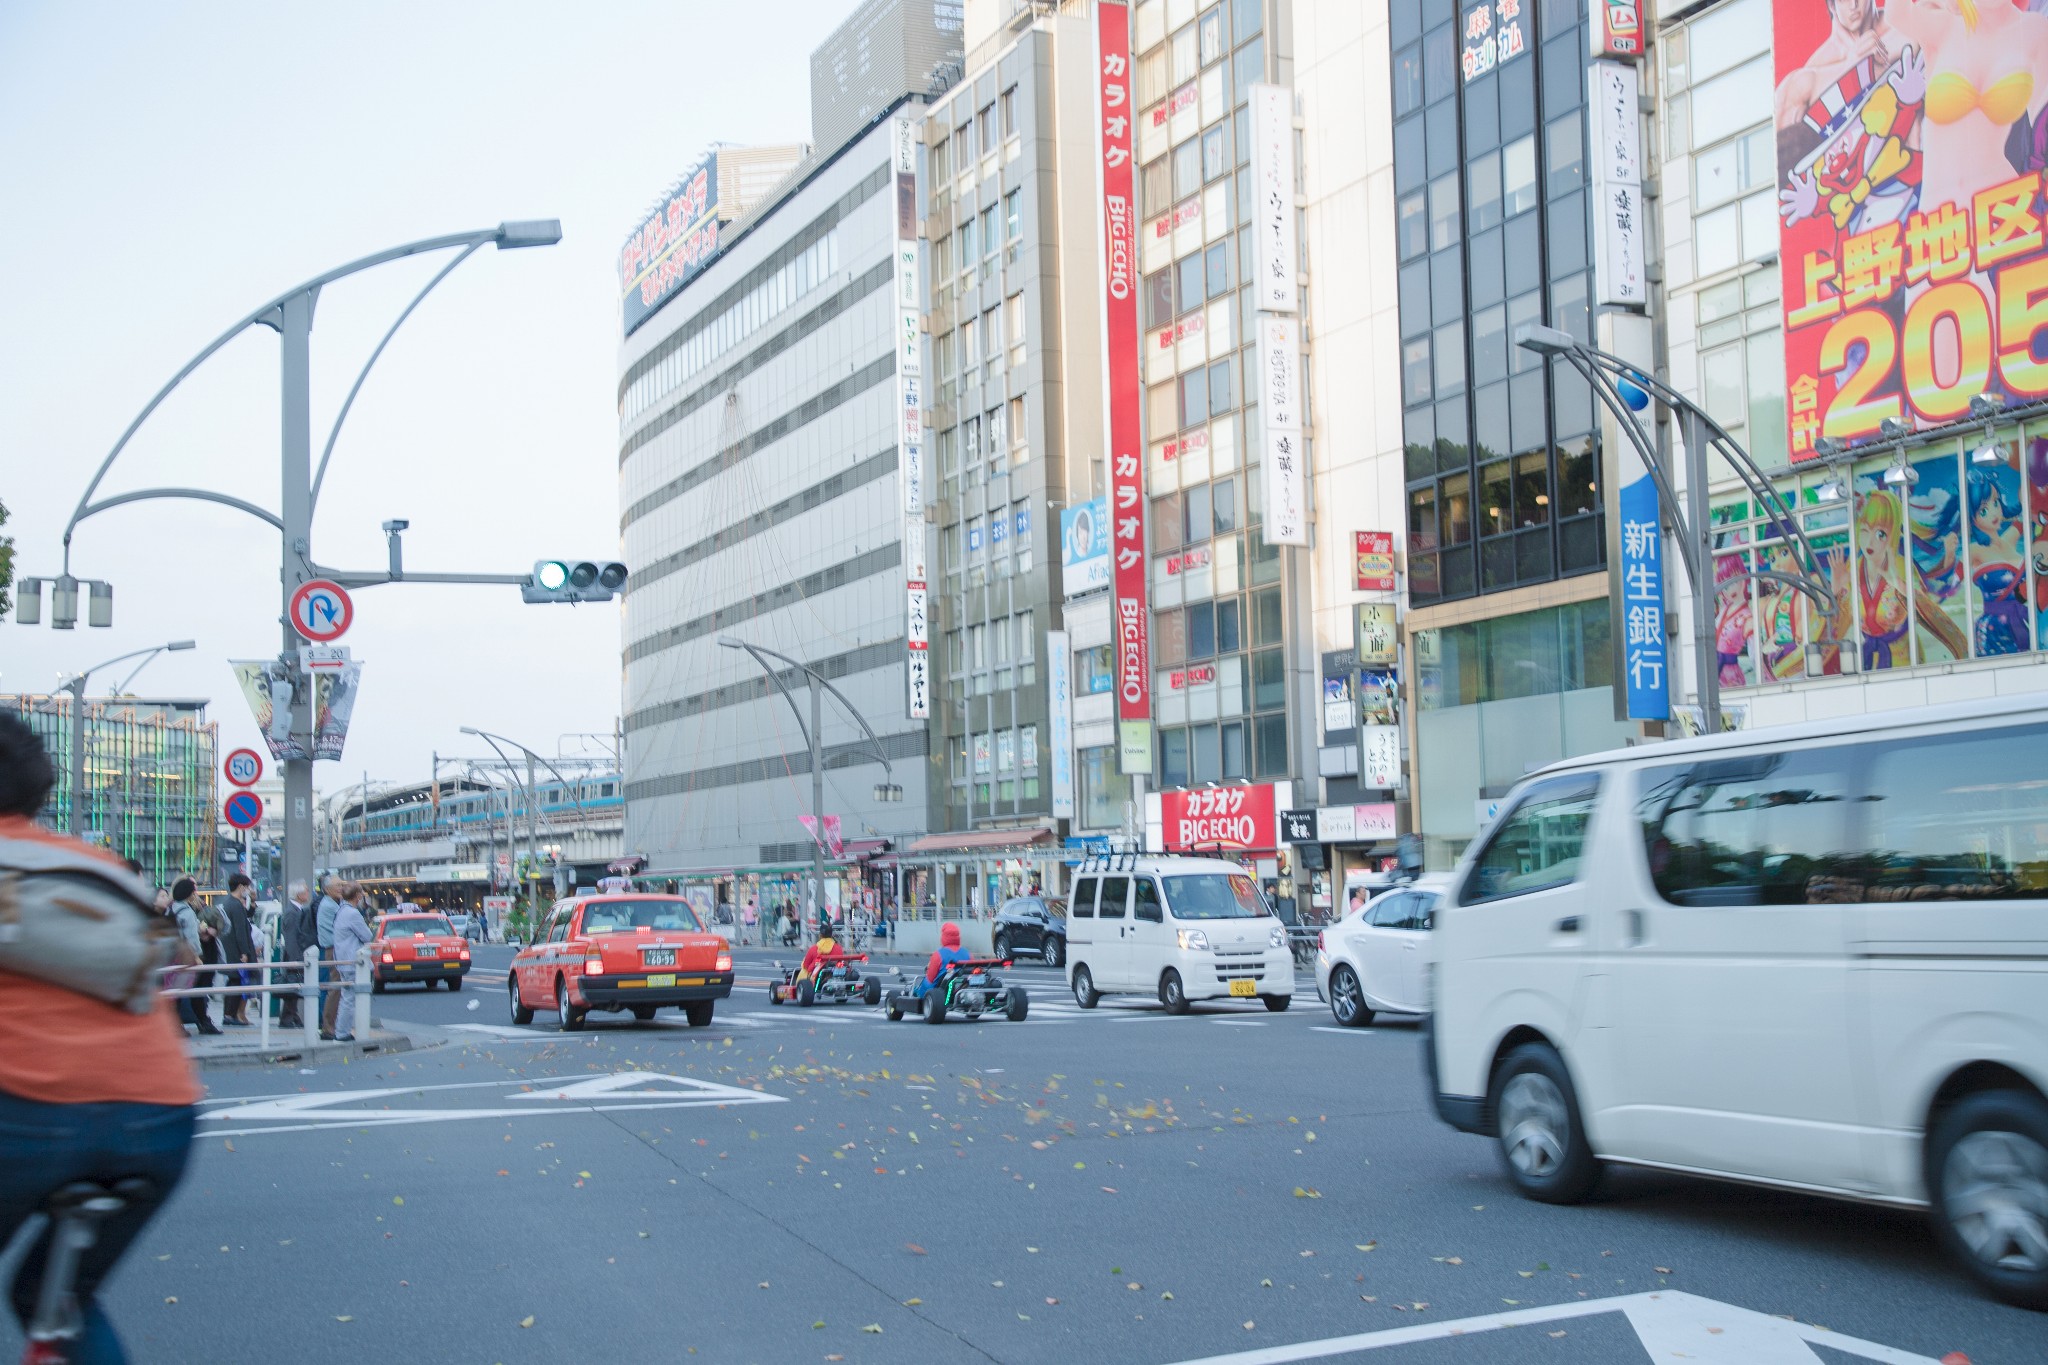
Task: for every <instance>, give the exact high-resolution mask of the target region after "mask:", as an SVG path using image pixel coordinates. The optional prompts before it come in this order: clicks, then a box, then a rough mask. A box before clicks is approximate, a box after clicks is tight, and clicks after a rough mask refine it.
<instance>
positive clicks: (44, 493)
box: [0, 0, 853, 789]
mask: <svg viewBox="0 0 2048 1365" xmlns="http://www.w3.org/2000/svg"><path fill="white" fill-rule="evenodd" d="M852 8H853V0H772V2H771V3H766V4H763V3H755V4H739V5H735V4H729V3H710V2H709V0H669V3H665V4H658V3H630V4H629V3H592V4H583V5H560V4H532V3H507V2H506V0H494V3H490V4H483V3H454V2H452V0H436V3H432V4H426V5H421V4H416V3H411V4H400V3H394V2H392V0H380V2H378V3H353V2H337V3H329V4H320V5H313V4H286V5H278V4H267V3H266V4H258V3H235V4H229V3H207V4H188V5H171V4H162V3H137V4H121V5H115V4H90V3H54V2H53V0H43V2H42V3H24V0H9V3H6V4H0V187H4V189H0V198H4V202H5V204H6V209H5V212H4V213H0V261H4V262H5V265H4V267H0V502H5V503H6V505H7V506H8V508H9V509H10V511H11V512H12V513H13V519H12V521H11V522H10V524H9V526H8V530H9V532H11V533H12V534H13V535H14V537H15V540H16V544H17V549H18V566H19V570H20V571H21V572H23V573H28V574H36V573H42V574H51V573H55V572H56V571H57V566H58V536H59V533H60V531H61V528H62V526H63V522H64V520H65V518H66V517H67V516H68V515H69V513H70V509H71V507H72V506H73V505H74V504H75V502H76V501H77V498H78V495H79V493H80V492H81V491H82V489H83V487H84V483H85V480H86V479H87V478H89V477H90V473H91V470H92V468H93V467H94V466H95V465H97V463H98V461H99V460H100V459H101V458H102V457H103V456H104V455H105V453H106V451H107V449H108V448H109V447H110V446H111V445H112V444H113V442H114V440H115V439H116V438H117V437H118V436H119V434H120V432H121V430H122V428H124V427H125V426H126V425H127V423H128V422H129V421H130V420H131V418H132V417H133V416H134V414H135V413H136V412H137V411H138V410H139V409H140V408H141V406H142V404H143V403H144V402H146V401H147V400H148V398H149V396H150V394H151V393H153V392H154V391H155V390H156V389H157V388H158V387H159V386H161V385H162V384H163V382H164V381H165V380H167V379H168V378H169V377H170V376H171V375H172V374H173V373H174V372H175V371H176V370H177V368H178V367H179V366H180V365H182V364H183V363H184V362H185V360H186V359H187V358H188V357H189V356H191V355H192V354H193V353H194V352H195V351H197V350H198V349H199V348H200V347H201V346H203V345H204V344H205V343H206V342H208V341H210V340H211V339H212V338H213V337H214V336H215V335H217V334H218V333H219V332H220V331H221V330H222V329H223V328H225V327H226V326H227V325H228V324H230V323H232V322H233V321H234V320H235V319H236V318H238V317H240V316H241V315H242V314H244V313H246V312H248V311H249V310H250V309H252V308H254V307H255V306H256V305H257V304H259V303H261V302H262V301H263V300H264V299H266V298H269V297H271V296H272V295H274V294H276V293H278V292H280V291H281V290H283V289H285V288H288V287H289V286H290V285H292V284H293V283H296V282H297V281H299V280H301V279H304V278H307V277H308V276H311V275H315V274H318V273H320V272H322V271H324V270H326V269H329V268H331V267H333V266H335V265H339V264H342V263H343V262H345V261H348V260H352V259H354V258H356V257H358V256H362V255H366V254H368V253H370V252H372V251H375V250H378V249H380V248H382V247H385V246H388V245H395V244H397V243H400V242H404V241H409V240H412V239H415V238H420V237H428V236H433V235H436V234H439V233H444V232H452V231H460V230H465V229H469V228H475V227H485V226H489V225H492V224H495V223H497V222H499V221H501V220H503V219H507V218H540V217H559V218H560V219H561V220H562V224H563V231H564V238H563V241H562V243H561V244H560V245H559V246H556V247H553V248H550V249H547V250H539V251H519V252H509V253H499V252H496V251H493V250H490V249H488V248H487V249H485V250H484V251H483V252H480V253H479V254H478V255H476V256H475V257H473V258H471V260H470V261H469V262H467V263H466V264H465V265H463V267H462V268H461V269H460V270H458V271H457V272H456V273H455V274H454V275H452V276H451V277H450V278H449V279H448V280H447V281H446V282H445V283H444V284H443V285H442V286H441V287H440V288H439V289H438V290H436V291H435V293H434V295H433V296H432V298H430V299H429V300H428V302H427V303H426V304H424V305H423V306H422V307H421V309H420V311H419V312H418V313H416V314H415V315H414V316H413V318H412V320H411V321H410V322H408V323H407V324H406V327H405V330H404V331H402V332H401V333H400V334H399V338H398V340H396V341H395V342H393V344H392V346H391V348H390V349H389V350H387V351H386V352H385V355H384V358H383V359H382V360H381V361H380V362H379V363H378V367H377V369H376V371H375V372H374V373H373V374H372V377H371V379H370V381H369V383H368V385H367V386H366V387H365V389H364V391H363V393H362V395H361V397H359V398H358V399H357V402H356V406H355V410H354V412H353V414H352V415H351V416H350V418H349V421H348V424H347V426H346V427H345V428H344V429H343V433H342V437H341V440H340V443H339V444H338V446H337V447H336V451H335V456H334V464H333V467H332V469H331V470H330V473H329V477H328V483H327V489H326V493H325V495H324V497H323V500H322V502H321V505H320V509H319V515H318V520H317V521H316V524H315V530H314V553H315V555H316V557H317V558H319V559H320V560H321V561H323V562H325V563H328V564H333V565H338V566H342V567H376V566H378V565H381V563H382V562H383V557H384V549H383V537H382V533H381V532H380V531H379V530H378V523H379V522H381V521H382V520H384V519H386V518H389V517H405V518H409V519H410V520H411V522H412V530H411V531H410V532H408V534H407V536H406V541H407V561H406V562H407V565H408V567H410V568H414V569H450V570H452V569H481V570H491V571H500V572H503V571H521V572H523V571H524V570H525V569H526V568H528V567H529V566H530V564H531V562H532V561H533V560H534V559H535V558H538V557H540V556H542V555H545V554H576V553H582V554H610V553H614V552H616V548H617V543H618V498H617V453H616V452H617V426H618V420H617V409H616V405H615V400H614V393H615V385H616V367H617V347H618V342H619V334H618V309H617V277H616V272H615V268H614V262H615V259H616V251H617V248H618V246H619V244H620V242H621V241H622V240H623V239H624V237H625V235H626V232H627V230H628V229H629V227H631V226H632V225H633V224H634V223H635V222H637V221H638V218H639V216H640V214H641V213H642V212H643V211H644V209H645V208H646V206H647V205H648V204H649V203H650V202H651V201H652V200H653V198H654V196H655V195H656V194H657V193H658V192H659V191H660V190H661V189H662V187H663V186H664V185H665V183H666V182H667V181H668V179H669V178H670V177H671V176H672V175H674V174H675V173H676V172H677V171H678V170H680V169H681V168H682V167H683V166H684V165H686V164H687V163H688V162H689V161H690V160H691V159H692V158H693V157H694V156H695V155H696V154H697V153H698V151H699V150H701V149H702V147H703V146H704V144H706V143H707V142H711V141H717V140H722V141H730V142H740V143H747V142H781V141H800V140H807V139H808V138H809V130H810V110H809V88H810V87H809V80H810V65H809V58H810V52H811V49H812V48H813V47H815V46H816V45H817V44H818V43H819V42H820V41H822V39H823V38H824V37H825V36H826V34H828V33H829V32H830V31H831V29H832V28H833V27H834V26H835V25H836V24H838V23H839V22H840V20H841V19H843V18H844V17H845V15H846V14H847V13H848V12H850V11H851V9H852ZM437 268H438V265H437V264H435V263H433V262H431V261H430V262H428V263H424V264H423V263H420V262H405V263H400V264H396V265H392V266H386V267H383V268H382V269H380V270H379V271H377V272H374V273H373V274H370V275H366V276H361V277H358V278H357V279H355V280H353V281H349V282H346V283H344V284H343V285H341V286H338V287H336V288H334V289H331V290H330V291H329V292H328V293H327V295H326V296H325V297H323V298H322V300H321V303H320V310H319V314H318V317H317V319H316V323H315V329H314V339H313V345H314V394H315V402H314V447H315V451H316V455H317V451H318V448H319V447H320V445H322V444H323V443H324V441H325V439H326V433H327V427H328V424H329V423H330V422H331V421H332V420H333V413H334V411H335V409H336V407H337V405H338V404H339V401H340V399H341V397H342V395H343V394H344V393H345V392H346V390H347V386H348V384H349V383H350V382H351V380H352V379H353V378H354V375H355V372H356V369H357V368H358V367H359V366H360V364H361V363H362V358H363V357H364V356H365V355H366V354H367V352H368V349H369V348H370V347H371V346H372V345H374V344H375V341H376V338H377V336H378V335H380V334H381V332H382V330H383V328H384V327H385V326H387V325H388V323H389V320H390V318H391V317H393V316H394V315H395V313H396V311H397V310H398V309H399V308H400V307H402V306H403V304H404V301H405V299H406V298H408V297H410V295H411V293H412V291H413V290H415V289H417V288H418V287H419V285H420V283H422V282H423V281H424V280H425V278H426V276H427V274H428V273H429V272H431V271H432V270H434V269H437ZM277 438H278V411H277V379H276V344H275V338H274V336H273V334H272V333H270V332H268V331H266V330H262V329H257V330H255V331H253V332H251V333H250V334H248V335H247V336H245V337H244V338H243V339H242V340H241V341H239V342H237V343H236V344H234V345H233V346H231V347H229V348H228V350H227V351H225V352H224V353H222V354H221V355H219V356H216V357H215V358H214V359H213V360H212V361H210V362H209V363H208V365H207V366H206V367H205V368H203V369H202V370H201V371H200V372H199V373H198V374H196V375H195V376H194V377H193V378H192V379H189V380H187V381H186V383H185V385H184V386H183V387H182V388H181V389H180V391H179V394H178V395H177V396H175V397H174V398H173V399H172V400H171V401H170V402H169V403H168V404H166V406H165V407H164V408H162V409H160V410H159V411H158V413H157V414H156V416H155V417H153V418H152V419H151V421H150V423H149V424H148V425H146V426H145V427H144V428H143V431H142V433H141V435H139V436H138V437H137V439H136V440H135V441H134V442H133V443H131V445H130V448H129V450H128V451H127V453H125V454H124V455H123V456H122V457H121V459H120V461H119V462H118V463H117V464H116V465H115V466H114V471H113V473H112V474H110V475H109V478H108V480H107V483H106V484H105V485H104V489H105V490H106V491H121V490H125V489H132V488H140V487H146V486H154V485H160V484H198V485H203V486H208V487H212V488H216V489H220V490H223V491H227V492H232V493H235V494H236V495H238V496H242V497H245V498H247V499H248V500H250V501H252V502H256V503H259V504H262V505H265V506H270V507H273V508H274V507H275V505H276V501H277V454H276V451H277ZM72 569H73V572H75V573H77V574H78V575H79V576H81V577H93V578H104V579H107V580H109V581H111V582H112V583H113V584H114V585H115V625H114V627H113V628H112V629H110V630H97V631H95V630H88V629H86V628H85V627H84V626H83V625H81V626H80V627H79V628H78V629H77V630H76V631H72V632H69V633H63V632H56V631H52V630H50V629H49V628H48V626H47V625H45V626H42V627H39V628H30V627H26V626H19V625H16V624H15V623H14V622H13V621H12V619H9V620H8V621H6V622H5V623H4V624H0V690H4V691H10V692H11V691H42V690H47V689H48V688H49V686H50V685H51V683H52V681H53V680H54V679H55V678H56V677H57V676H58V675H59V674H60V673H68V672H71V671H74V670H76V669H77V668H79V667H82V666H87V665H91V664H94V663H97V662H99V661H100V660H101V659H104V658H108V657H111V656H113V655H115V654H120V653H124V652H126V651H127V650H130V649H136V648H140V647H144V646H147V645H151V644H155V643H158V642H160V641H163V640H168V639H173V638H178V637H185V636H191V637H196V638H197V640H198V641H199V648H198V649H197V650H196V651H194V652H192V653H187V654H180V655H166V656H163V657H162V658H160V659H159V660H158V661H157V662H156V663H154V664H152V665H151V666H150V669H149V671H148V672H146V673H144V674H143V675H142V678H141V680H139V681H138V682H137V684H136V690H137V691H138V692H141V693H144V694H145V695H148V694H154V695H160V696H201V697H210V698H212V699H213V700H214V703H215V704H214V709H213V715H214V717H215V718H216V719H217V720H219V721H220V722H221V733H222V740H223V744H224V746H225V747H233V746H234V745H236V744H241V743H252V742H254V741H255V740H256V738H257V735H256V730H255V726H254V723H253V721H252V720H251V719H250V718H249V716H248V714H247V711H246V708H245V707H244V706H243V705H242V703H241V701H240V700H239V698H238V696H237V695H236V693H235V691H234V690H233V680H232V678H231V676H230V674H229V671H228V667H227V663H226V661H227V660H228V659H233V658H256V657H261V656H263V655H266V654H270V653H274V652H275V650H276V648H277V644H278V627H277V625H276V616H277V586H276V583H277V542H276V533H275V532H274V531H272V530H271V529H270V528H268V527H266V526H264V525H262V524H260V523H258V522H256V521H254V520H252V519H250V518H247V517H245V516H242V515H241V514H239V513H236V512H233V511H230V510H228V509H226V508H219V507H214V506H211V505H208V504H202V503H192V502H159V503H148V504H142V505H139V506H130V507H124V508H121V509H117V510H115V511H113V512H109V513H106V514H103V515H102V516H100V517H97V518H95V519H94V520H92V521H89V522H87V523H86V524H85V525H84V526H83V527H81V528H80V530H79V532H78V534H77V537H76V538H75V541H74V547H73V555H72ZM618 636H619V613H618V610H617V609H616V608H614V607H610V606H595V607H576V608H569V607H527V606H524V605H522V604H521V603H520V601H519V598H518V592H517V590H516V589H513V588H433V587H419V586H410V587H386V588H377V589H373V590H369V591H367V592H364V593H361V594H359V595H358V597H357V623H356V626H355V628H354V629H353V630H352V631H351V632H350V634H349V637H348V639H347V640H346V641H345V643H347V644H349V645H351V646H353V647H354V649H355V653H356V657H358V658H359V659H363V660H365V661H366V668H365V674H364V679H363V689H362V694H361V700H360V702H359V704H358V706H357V708H356V713H355V723H354V728H353V731H352V732H351V734H350V736H349V741H348V752H347V757H346V759H345V760H344V761H343V762H342V763H341V764H339V765H335V764H325V763H323V764H321V765H319V768H318V774H319V777H318V780H319V782H320V784H321V786H322V788H323V789H333V788H336V787H339V786H340V785H342V784H343V783H347V782H353V781H357V780H360V778H361V775H362V773H363V771H364V770H365V769H367V770H368V771H369V774H370V776H371V777H372V779H373V780H376V779H387V778H389V779H396V778H405V777H412V778H423V777H424V776H425V774H426V770H427V766H428V756H429V753H430V751H432V750H434V749H436V748H438V749H440V750H441V751H443V752H449V751H458V752H471V753H475V752H480V750H479V748H478V747H477V746H476V745H475V742H474V741H469V740H466V739H465V738H464V737H463V736H461V735H459V734H458V733H457V727H458V726H460V725H464V724H469V725H476V726H480V727H483V728H485V729H492V730H498V731H502V732H504V733H507V734H510V735H512V736H513V737H515V738H518V739H520V740H523V741H525V742H526V743H528V744H531V745H533V746H534V747H535V748H539V749H543V750H549V751H551V750H552V749H553V748H554V746H555V743H556V737H557V736H558V735H559V734H561V733H563V732H568V731H578V730H602V731H609V730H610V729H611V726H612V722H613V718H614V716H615V715H616V713H617V710H618V695H619V663H618ZM119 676H120V675H119V674H115V675H114V676H113V677H103V676H102V675H96V676H95V682H96V683H102V684H103V685H111V684H112V683H113V682H116V681H118V680H119Z"/></svg>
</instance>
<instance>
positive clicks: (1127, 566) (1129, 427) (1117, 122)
mask: <svg viewBox="0 0 2048 1365" xmlns="http://www.w3.org/2000/svg"><path fill="white" fill-rule="evenodd" d="M1095 24H1096V29H1095V34H1096V43H1097V75H1098V80H1097V103H1098V110H1099V114H1100V119H1101V127H1102V144H1101V155H1102V160H1101V163H1100V174H1101V186H1102V291H1103V299H1102V304H1103V350H1104V358H1105V365H1104V368H1105V371H1106V373H1107V377H1108V382H1107V384H1106V385H1105V386H1104V394H1105V405H1106V407H1107V408H1108V414H1107V419H1108V420H1107V423H1106V425H1107V428H1108V430H1107V437H1108V439H1107V441H1106V442H1105V447H1104V448H1105V451H1106V453H1107V454H1108V457H1109V498H1110V503H1111V509H1110V510H1111V513H1112V515H1111V519H1110V537H1109V545H1110V555H1111V557H1112V559H1113V561H1114V562H1113V564H1112V566H1111V568H1112V575H1113V578H1114V582H1115V597H1116V611H1115V620H1114V624H1113V626H1112V629H1113V630H1114V631H1115V633H1116V675H1117V689H1116V717H1117V770H1118V771H1119V772H1122V773H1126V774H1150V773H1151V771H1152V650H1151V639H1150V635H1151V619H1150V618H1151V607H1150V603H1149V601H1148V598H1147V593H1146V584H1145V466H1144V460H1143V458H1142V446H1141V440H1142V438H1141V435H1140V432H1139V428H1138V417H1139V413H1140V411H1141V407H1140V405H1141V404H1142V402H1143V394H1142V392H1141V390H1140V386H1139V382H1138V275H1137V267H1138V261H1137V251H1138V211H1137V203H1136V201H1135V200H1134V198H1133V196H1132V191H1131V118H1132V108H1131V40H1130V11H1129V10H1128V9H1127V8H1126V7H1125V6H1123V5H1121V4H1112V3H1107V2H1105V3H1102V4H1098V5H1097V6H1096V8H1095Z"/></svg>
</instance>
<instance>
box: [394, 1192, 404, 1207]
mask: <svg viewBox="0 0 2048 1365" xmlns="http://www.w3.org/2000/svg"><path fill="white" fill-rule="evenodd" d="M391 1202H392V1203H394V1204H401V1205H402V1204H404V1203H405V1196H404V1195H402V1194H394V1195H392V1196H391Z"/></svg>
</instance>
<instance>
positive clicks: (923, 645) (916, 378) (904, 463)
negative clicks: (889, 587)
mask: <svg viewBox="0 0 2048 1365" xmlns="http://www.w3.org/2000/svg"><path fill="white" fill-rule="evenodd" d="M891 134H892V137H891V157H890V160H891V163H892V166H893V169H894V171H895V176H896V202H897V206H898V213H897V215H896V257H895V264H894V269H895V275H896V280H895V283H896V399H897V402H896V410H897V426H896V468H897V472H898V475H899V477H900V479H901V481H902V483H901V494H902V512H903V519H902V528H903V542H902V543H903V590H904V605H905V611H904V629H903V643H904V646H905V652H906V654H907V656H908V658H907V663H906V667H905V669H904V675H903V682H904V688H903V690H904V714H905V715H906V716H908V717H909V718H910V719H911V720H925V719H928V718H929V717H930V716H931V713H932V710H931V707H932V699H931V620H930V616H929V612H930V607H931V603H930V600H929V594H928V592H927V589H926V585H927V584H928V583H929V582H930V581H931V579H930V566H929V565H928V564H927V563H926V561H925V536H924V500H925V486H924V379H923V376H924V358H923V356H924V352H923V342H924V338H923V336H922V334H921V325H920V323H919V321H918V314H917V297H918V282H917V215H916V213H915V211H914V209H915V204H916V200H917V130H916V128H915V126H914V125H912V123H911V122H910V120H909V119H906V118H898V119H897V120H896V121H895V126H894V127H893V128H892V129H891ZM906 204H908V205H911V206H912V210H913V211H911V212H907V213H906V212H903V211H902V210H903V206H904V205H906Z"/></svg>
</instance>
